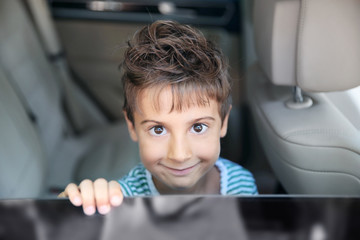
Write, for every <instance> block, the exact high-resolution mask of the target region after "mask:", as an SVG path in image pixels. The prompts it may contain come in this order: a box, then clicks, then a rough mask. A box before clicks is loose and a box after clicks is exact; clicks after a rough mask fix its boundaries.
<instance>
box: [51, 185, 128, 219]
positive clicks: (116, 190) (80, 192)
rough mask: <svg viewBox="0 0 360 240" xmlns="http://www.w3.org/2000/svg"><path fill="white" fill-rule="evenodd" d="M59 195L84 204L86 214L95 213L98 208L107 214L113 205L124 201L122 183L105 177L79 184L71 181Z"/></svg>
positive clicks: (75, 203) (74, 202) (75, 202)
mask: <svg viewBox="0 0 360 240" xmlns="http://www.w3.org/2000/svg"><path fill="white" fill-rule="evenodd" d="M58 197H68V198H69V199H70V202H71V203H72V204H73V205H75V206H81V205H82V207H83V210H84V213H85V214H86V215H93V214H94V213H95V210H96V208H97V209H98V212H99V213H100V214H107V213H108V212H109V211H110V209H111V207H116V206H119V205H120V204H121V203H122V201H123V194H122V192H121V188H120V184H119V183H118V182H116V181H110V182H107V181H106V180H105V179H103V178H99V179H97V180H96V181H94V182H92V181H91V180H88V179H87V180H83V181H82V182H81V183H80V185H79V186H77V185H76V184H74V183H70V184H69V185H67V187H66V188H65V191H64V192H62V193H60V194H59V195H58ZM95 207H96V208H95Z"/></svg>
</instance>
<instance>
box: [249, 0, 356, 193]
mask: <svg viewBox="0 0 360 240" xmlns="http://www.w3.org/2000/svg"><path fill="white" fill-rule="evenodd" d="M359 23H360V2H359V1H357V0H344V1H336V0H326V1H324V0H311V1H309V0H301V1H300V0H256V1H255V5H254V33H255V35H254V36H255V45H256V53H257V58H258V61H257V63H255V64H254V65H253V66H252V67H251V68H250V69H249V71H248V75H247V80H248V82H247V93H248V96H249V103H250V106H251V109H252V114H253V117H254V121H255V125H256V128H257V132H258V136H259V138H260V140H261V144H262V146H263V148H264V150H265V153H266V156H267V158H268V160H269V162H270V164H271V166H272V168H273V170H274V172H275V174H276V176H277V177H278V179H279V181H280V182H281V183H282V185H283V186H284V188H285V189H286V191H287V192H289V193H293V194H360V171H359V169H360V132H359V130H360V107H359V106H360V100H359V96H360V89H359V88H358V87H357V86H359V85H360V67H359V66H360V28H359ZM294 86H297V87H300V88H301V89H302V90H303V91H305V92H304V95H303V96H302V95H300V94H298V95H296V96H295V97H294V96H293V95H292V89H293V87H294ZM297 90H298V88H297ZM297 93H299V91H297ZM302 97H304V100H305V101H301V98H302Z"/></svg>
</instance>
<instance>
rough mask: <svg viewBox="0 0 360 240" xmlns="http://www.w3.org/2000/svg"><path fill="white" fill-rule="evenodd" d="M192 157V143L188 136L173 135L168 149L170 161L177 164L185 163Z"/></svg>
mask: <svg viewBox="0 0 360 240" xmlns="http://www.w3.org/2000/svg"><path fill="white" fill-rule="evenodd" d="M191 157H192V151H191V147H190V143H189V141H188V139H186V136H182V135H181V134H180V135H172V136H171V138H170V142H169V148H168V159H170V160H173V161H176V162H179V163H180V162H185V161H187V160H189V159H190V158H191Z"/></svg>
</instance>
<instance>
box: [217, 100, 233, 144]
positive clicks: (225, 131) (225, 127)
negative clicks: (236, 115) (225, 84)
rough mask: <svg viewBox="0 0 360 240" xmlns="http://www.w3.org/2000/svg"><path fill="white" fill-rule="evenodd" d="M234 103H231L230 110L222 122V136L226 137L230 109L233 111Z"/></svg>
mask: <svg viewBox="0 0 360 240" xmlns="http://www.w3.org/2000/svg"><path fill="white" fill-rule="evenodd" d="M231 108H232V105H230V107H229V111H228V112H227V114H226V116H225V118H224V120H223V122H222V126H221V129H220V137H222V138H223V137H225V136H226V133H227V128H228V122H229V115H230V111H231Z"/></svg>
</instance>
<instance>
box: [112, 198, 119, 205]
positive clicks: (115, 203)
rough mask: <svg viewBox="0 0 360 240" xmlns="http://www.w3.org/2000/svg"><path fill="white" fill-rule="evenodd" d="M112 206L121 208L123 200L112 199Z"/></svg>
mask: <svg viewBox="0 0 360 240" xmlns="http://www.w3.org/2000/svg"><path fill="white" fill-rule="evenodd" d="M111 204H112V205H113V206H119V205H120V204H121V198H119V197H112V198H111Z"/></svg>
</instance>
